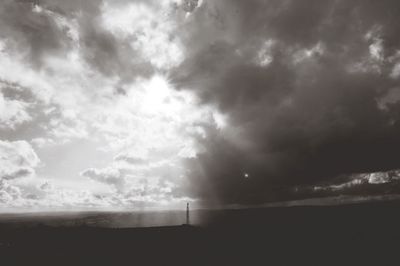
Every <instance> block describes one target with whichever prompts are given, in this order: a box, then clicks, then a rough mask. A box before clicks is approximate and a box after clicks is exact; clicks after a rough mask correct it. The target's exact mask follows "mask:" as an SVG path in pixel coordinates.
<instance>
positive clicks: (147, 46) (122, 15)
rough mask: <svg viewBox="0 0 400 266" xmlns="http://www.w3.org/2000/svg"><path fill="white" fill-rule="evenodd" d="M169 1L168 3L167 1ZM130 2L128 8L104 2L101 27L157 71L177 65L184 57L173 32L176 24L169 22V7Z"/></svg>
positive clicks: (176, 26) (162, 4) (163, 4)
mask: <svg viewBox="0 0 400 266" xmlns="http://www.w3.org/2000/svg"><path fill="white" fill-rule="evenodd" d="M167 2H168V1H167ZM167 2H165V3H163V2H161V3H158V4H155V3H152V4H150V5H149V4H148V3H143V2H133V3H130V4H129V5H128V6H121V5H116V6H112V5H111V4H108V3H105V4H104V6H103V8H102V11H103V12H102V23H103V26H104V28H106V29H107V30H109V31H110V32H112V33H113V34H114V35H115V36H116V37H117V38H119V39H121V40H122V41H125V42H129V43H130V45H131V47H132V48H133V49H134V50H135V51H137V52H138V53H139V54H140V55H141V56H142V57H143V58H142V60H144V61H149V62H151V63H152V64H153V65H154V66H155V67H157V68H160V69H169V68H171V67H174V66H177V65H178V64H179V63H181V62H182V60H183V58H184V51H183V46H182V44H181V43H180V41H179V40H178V39H176V37H174V36H175V34H174V31H176V30H177V28H178V25H177V24H176V23H175V22H174V20H172V19H170V12H172V10H171V5H168V4H166V3H167Z"/></svg>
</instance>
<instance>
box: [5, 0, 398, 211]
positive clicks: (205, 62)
mask: <svg viewBox="0 0 400 266" xmlns="http://www.w3.org/2000/svg"><path fill="white" fill-rule="evenodd" d="M399 18H400V4H399V2H398V1H397V0H381V1H360V0H335V1H334V0H323V1H321V0H309V1H307V4H305V3H304V2H303V1H297V0H248V1H242V0H218V1H216V0H199V1H197V0H146V1H144V0H130V1H128V0H88V1H83V0H69V1H63V0H36V1H34V0H2V1H1V3H0V209H1V210H9V209H20V210H44V209H49V208H51V209H64V208H72V209H82V208H133V209H142V208H146V207H163V208H174V207H177V206H181V205H182V204H183V203H184V202H186V201H191V202H193V203H195V202H197V203H199V204H200V203H201V204H204V205H207V204H208V205H209V206H212V205H213V204H214V205H215V204H243V205H248V204H261V203H265V202H275V201H287V200H300V199H307V198H322V197H337V196H341V195H345V196H346V198H349V197H350V198H351V196H354V197H357V198H360V197H366V198H367V197H370V196H374V195H375V196H376V195H395V194H397V193H399V192H400V185H399V184H400V181H399V179H400V171H397V169H400V156H399V152H398V151H399V150H400V84H399V80H400V35H399V34H398V33H399V32H400V23H399Z"/></svg>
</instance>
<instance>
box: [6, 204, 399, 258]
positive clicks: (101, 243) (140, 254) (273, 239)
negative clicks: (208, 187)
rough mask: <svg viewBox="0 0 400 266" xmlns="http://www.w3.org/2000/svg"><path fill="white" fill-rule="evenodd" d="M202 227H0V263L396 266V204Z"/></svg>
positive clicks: (230, 219) (213, 217) (253, 212)
mask: <svg viewBox="0 0 400 266" xmlns="http://www.w3.org/2000/svg"><path fill="white" fill-rule="evenodd" d="M203 215H205V216H207V219H205V221H206V222H204V224H203V225H202V226H196V227H194V226H193V227H192V226H169V227H152V228H136V229H135V228H133V229H129V228H120V229H112V228H99V227H88V226H72V227H51V226H31V227H26V226H23V227H22V226H15V223H11V222H10V223H7V222H3V223H2V224H1V223H0V224H1V225H0V265H5V266H9V265H54V266H58V265H71V266H72V265H400V203H399V202H386V203H382V202H381V203H368V204H359V205H346V206H335V207H291V208H265V209H247V210H229V211H208V212H204V213H203Z"/></svg>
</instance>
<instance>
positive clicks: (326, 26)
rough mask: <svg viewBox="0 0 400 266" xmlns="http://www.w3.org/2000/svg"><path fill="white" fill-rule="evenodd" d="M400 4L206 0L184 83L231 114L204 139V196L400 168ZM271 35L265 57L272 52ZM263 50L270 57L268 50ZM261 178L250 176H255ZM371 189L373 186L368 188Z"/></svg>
mask: <svg viewBox="0 0 400 266" xmlns="http://www.w3.org/2000/svg"><path fill="white" fill-rule="evenodd" d="M399 16H400V4H399V3H398V1H390V0H387V1H379V2H378V1H355V0H353V1H319V0H318V1H307V3H304V2H301V1H257V0H251V1H218V3H215V2H212V1H205V3H203V5H202V6H200V7H198V8H197V9H196V10H195V12H194V13H193V15H192V22H191V23H188V26H187V28H186V29H184V31H185V33H186V34H187V35H188V36H186V37H187V38H186V45H187V47H190V48H189V51H188V58H187V59H186V61H185V62H184V63H183V64H182V65H181V66H180V67H179V68H178V69H177V70H176V72H175V73H174V74H173V80H174V81H175V83H176V84H178V86H180V87H182V88H186V89H191V90H193V91H194V92H195V93H197V94H198V95H199V96H200V98H201V100H202V101H203V103H205V104H211V105H214V106H216V107H217V108H218V109H219V110H220V111H221V112H222V113H223V114H226V115H227V116H228V124H229V126H228V127H227V128H225V129H222V130H218V129H212V128H210V129H209V130H208V132H207V133H208V138H206V139H201V140H199V141H200V142H201V143H202V144H203V145H204V147H205V152H204V153H202V154H200V155H199V157H198V158H195V159H191V160H189V162H188V165H190V167H189V169H191V170H190V171H189V174H190V175H191V177H192V178H191V182H192V183H191V184H190V186H189V187H190V188H191V190H192V192H193V194H194V195H197V196H201V197H210V196H215V197H216V198H217V199H219V200H222V201H227V202H262V201H266V200H279V199H282V198H284V197H290V196H291V195H290V193H289V192H288V191H290V190H291V189H292V188H293V187H295V186H303V185H304V186H307V185H311V184H318V183H321V182H328V183H329V180H332V178H334V177H336V176H338V175H340V174H348V173H357V172H374V171H381V170H389V169H395V168H400V160H399V156H398V149H399V147H400V138H399V136H400V134H399V133H400V124H399V122H400V121H399V118H400V113H399V110H400V109H399V107H400V105H399V104H398V103H397V102H396V101H394V102H393V103H391V104H390V107H388V108H387V109H385V110H383V109H382V108H380V107H379V104H378V102H379V99H382V98H384V97H385V95H387V93H389V91H391V90H393V89H394V90H398V89H399V85H398V78H397V77H393V75H392V77H391V76H390V73H391V72H392V70H393V68H394V66H395V64H396V63H397V60H398V59H396V58H397V56H398V54H397V53H398V49H399V48H400V43H399V41H400V38H399V37H398V36H399V35H398V34H397V33H398V32H399V30H400V24H399V23H398V18H399ZM268 42H270V45H269V48H268V49H266V50H265V55H264V57H265V56H268V57H270V58H271V62H269V64H268V63H266V64H262V63H261V62H260V51H262V49H263V47H265V45H266V43H268ZM261 56H262V55H261ZM245 172H247V173H249V174H250V178H244V173H245ZM365 191H366V192H368V191H367V190H365Z"/></svg>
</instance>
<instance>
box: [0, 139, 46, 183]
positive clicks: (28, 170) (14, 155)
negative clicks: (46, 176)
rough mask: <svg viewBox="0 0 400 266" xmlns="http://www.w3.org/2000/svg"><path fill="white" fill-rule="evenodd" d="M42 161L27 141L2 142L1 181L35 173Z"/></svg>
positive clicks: (0, 158) (0, 150)
mask: <svg viewBox="0 0 400 266" xmlns="http://www.w3.org/2000/svg"><path fill="white" fill-rule="evenodd" d="M39 163H40V160H39V158H38V156H37V155H36V153H35V151H34V150H33V148H32V147H31V145H30V144H29V143H28V142H26V141H14V142H9V141H1V140H0V179H7V180H8V179H10V180H12V179H15V178H19V177H26V176H30V175H33V174H34V173H35V168H36V167H38V165H39Z"/></svg>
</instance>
